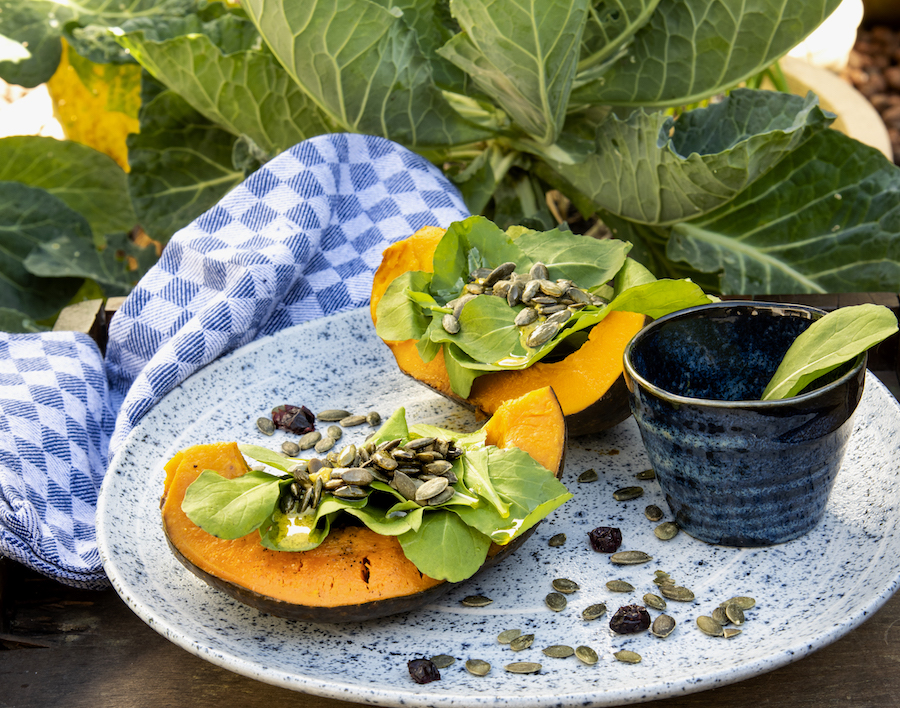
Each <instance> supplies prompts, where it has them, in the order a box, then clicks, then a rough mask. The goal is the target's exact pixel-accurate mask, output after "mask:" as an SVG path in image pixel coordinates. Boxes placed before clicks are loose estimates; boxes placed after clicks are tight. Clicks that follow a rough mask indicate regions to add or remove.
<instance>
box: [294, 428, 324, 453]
mask: <svg viewBox="0 0 900 708" xmlns="http://www.w3.org/2000/svg"><path fill="white" fill-rule="evenodd" d="M321 439H322V433H320V432H319V431H318V430H313V431H312V432H311V433H306V435H304V436H303V437H302V438H300V442H299V443H297V444H298V446H299V447H300V449H301V450H309V449H310V448H311V447H313V446H314V445H315V444H316V443H317V442H319V440H321Z"/></svg>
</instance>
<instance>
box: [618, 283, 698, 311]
mask: <svg viewBox="0 0 900 708" xmlns="http://www.w3.org/2000/svg"><path fill="white" fill-rule="evenodd" d="M710 302H712V300H710V298H709V296H708V295H707V294H706V293H704V292H703V290H701V289H700V287H699V286H697V285H695V284H694V283H692V282H690V281H689V280H654V281H651V282H647V283H643V284H641V285H636V286H634V287H631V288H628V289H627V290H625V291H624V292H622V293H620V294H619V295H617V296H616V297H615V299H614V300H612V302H610V303H609V305H608V306H607V308H606V309H607V311H613V310H619V311H622V312H638V313H640V314H642V315H647V317H652V318H653V319H659V318H660V317H662V316H663V315H668V314H669V313H671V312H676V311H677V310H683V309H685V308H687V307H696V306H697V305H707V304H709V303H710Z"/></svg>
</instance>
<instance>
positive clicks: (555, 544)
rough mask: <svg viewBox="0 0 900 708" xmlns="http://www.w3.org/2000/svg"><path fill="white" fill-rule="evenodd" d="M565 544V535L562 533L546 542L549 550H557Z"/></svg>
mask: <svg viewBox="0 0 900 708" xmlns="http://www.w3.org/2000/svg"><path fill="white" fill-rule="evenodd" d="M565 542H566V535H565V534H564V533H558V534H555V535H554V536H551V537H550V540H549V541H547V545H548V546H550V547H551V548H559V547H560V546H561V545H563V544H564V543H565Z"/></svg>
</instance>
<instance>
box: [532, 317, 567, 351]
mask: <svg viewBox="0 0 900 708" xmlns="http://www.w3.org/2000/svg"><path fill="white" fill-rule="evenodd" d="M557 332H559V324H558V323H555V322H554V323H548V322H544V323H542V324H539V325H538V326H537V327H535V328H534V329H533V330H531V334H529V335H528V337H527V338H526V339H525V346H526V347H531V348H532V349H537V348H538V347H540V346H542V345H544V344H546V343H547V342H549V341H550V340H551V339H553V337H555V336H556V333H557Z"/></svg>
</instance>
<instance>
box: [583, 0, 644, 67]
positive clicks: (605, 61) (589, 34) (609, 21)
mask: <svg viewBox="0 0 900 708" xmlns="http://www.w3.org/2000/svg"><path fill="white" fill-rule="evenodd" d="M657 5H659V0H637V1H636V0H607V1H606V2H603V3H595V4H592V5H591V7H590V8H589V11H588V18H587V23H586V24H585V27H584V34H583V36H582V38H581V58H580V59H579V61H578V77H577V80H578V83H585V82H586V81H588V80H590V79H591V78H595V77H596V76H602V75H603V74H604V73H605V72H606V70H607V69H608V68H609V63H610V62H612V61H614V60H615V59H616V58H617V57H618V56H619V54H620V53H621V51H622V50H623V48H624V47H625V46H627V44H628V43H629V42H630V41H631V40H632V38H633V37H634V33H635V32H636V31H637V30H639V29H640V28H641V27H643V26H644V25H645V24H646V23H647V21H648V20H649V19H650V17H651V15H652V14H653V11H654V10H655V9H656V6H657Z"/></svg>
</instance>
